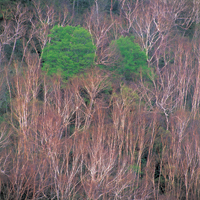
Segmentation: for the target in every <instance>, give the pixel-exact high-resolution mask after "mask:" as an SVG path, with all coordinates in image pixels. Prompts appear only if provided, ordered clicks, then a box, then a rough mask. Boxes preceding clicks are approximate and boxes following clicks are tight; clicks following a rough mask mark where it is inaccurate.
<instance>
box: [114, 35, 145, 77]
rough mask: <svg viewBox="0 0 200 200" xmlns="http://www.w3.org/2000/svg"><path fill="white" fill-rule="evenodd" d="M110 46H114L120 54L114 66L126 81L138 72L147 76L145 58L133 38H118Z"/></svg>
mask: <svg viewBox="0 0 200 200" xmlns="http://www.w3.org/2000/svg"><path fill="white" fill-rule="evenodd" d="M111 45H115V46H116V48H117V51H118V53H119V54H120V56H119V60H118V64H117V65H116V71H117V73H119V74H121V75H123V76H124V77H125V78H126V79H132V76H133V75H138V74H139V73H140V72H142V73H143V75H145V76H146V75H147V71H148V66H147V56H146V54H145V52H144V51H142V50H141V48H140V46H139V44H137V43H135V42H134V37H133V36H131V37H123V36H122V37H120V38H119V39H118V40H114V41H112V43H111Z"/></svg>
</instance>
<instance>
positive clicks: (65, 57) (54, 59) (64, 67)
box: [42, 26, 95, 79]
mask: <svg viewBox="0 0 200 200" xmlns="http://www.w3.org/2000/svg"><path fill="white" fill-rule="evenodd" d="M49 37H50V38H51V42H50V43H48V44H47V46H46V47H45V48H44V50H43V52H42V58H43V61H44V63H43V67H42V70H44V71H47V74H48V75H52V74H57V73H60V74H61V75H62V76H63V77H64V78H66V79H67V78H69V77H72V76H74V75H75V74H77V73H79V72H81V71H83V70H84V69H86V68H88V67H90V66H91V65H92V64H93V63H94V57H95V46H94V45H93V44H92V39H91V35H90V33H89V32H88V31H87V30H85V29H84V28H82V27H80V26H77V27H73V26H66V27H61V26H55V27H54V28H53V29H52V30H51V34H50V35H49Z"/></svg>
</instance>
